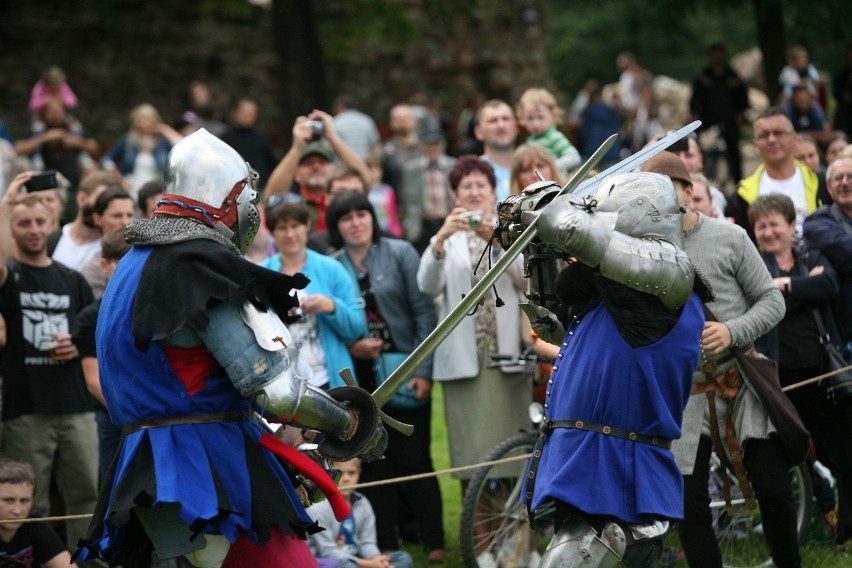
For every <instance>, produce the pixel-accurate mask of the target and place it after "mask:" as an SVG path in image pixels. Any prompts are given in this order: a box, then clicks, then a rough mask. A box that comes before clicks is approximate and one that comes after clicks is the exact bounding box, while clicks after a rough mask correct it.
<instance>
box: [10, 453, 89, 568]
mask: <svg viewBox="0 0 852 568" xmlns="http://www.w3.org/2000/svg"><path fill="white" fill-rule="evenodd" d="M34 492H35V474H34V473H33V468H32V467H31V466H30V464H28V463H24V462H20V461H16V460H12V459H8V458H2V459H0V520H3V521H7V520H18V519H21V520H23V519H28V518H30V509H31V508H32V506H33V493H34ZM0 566H24V567H30V566H45V568H67V567H68V566H76V564H72V563H71V555H70V554H69V553H68V551H67V550H65V545H64V544H63V543H62V540H61V539H60V538H59V535H57V534H56V532H55V531H54V530H53V528H52V527H51V526H50V525H49V524H47V523H2V524H0Z"/></svg>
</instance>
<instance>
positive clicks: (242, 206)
mask: <svg viewBox="0 0 852 568" xmlns="http://www.w3.org/2000/svg"><path fill="white" fill-rule="evenodd" d="M163 177H164V179H165V191H164V193H163V197H162V198H161V199H160V201H159V203H158V204H157V209H156V210H155V211H154V213H155V215H158V216H159V215H170V216H174V217H188V218H191V219H195V220H197V221H200V222H202V223H204V224H205V225H207V226H208V227H211V228H213V229H215V230H216V231H218V232H219V233H221V234H222V235H224V236H225V237H226V238H227V239H228V240H230V241H231V242H232V243H234V244H235V245H236V246H237V248H239V249H240V252H242V253H245V252H246V250H247V249H248V247H249V245H250V244H251V242H252V240H253V239H254V236H255V235H256V234H257V231H258V229H260V213H259V212H258V210H257V207H256V206H255V204H256V203H257V200H258V194H257V191H256V190H255V189H254V183H255V180H256V179H257V173H256V172H255V171H254V170H252V169H251V166H249V165H248V163H247V162H246V161H245V160H243V159H242V157H240V155H239V154H238V153H237V151H236V150H234V149H233V148H231V147H230V146H228V145H227V144H225V143H224V142H222V141H221V140H219V139H218V138H217V137H215V136H213V135H212V134H210V133H209V132H207V130H205V129H203V128H202V129H199V130H197V131H196V132H193V133H192V134H190V135H189V136H187V137H186V138H183V139H182V140H181V141H180V142H178V143H177V144H175V145H174V147H172V150H171V152H169V156H168V158H167V159H166V167H165V172H164V174H163Z"/></svg>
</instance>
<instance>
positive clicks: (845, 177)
mask: <svg viewBox="0 0 852 568" xmlns="http://www.w3.org/2000/svg"><path fill="white" fill-rule="evenodd" d="M843 180H848V181H850V182H852V172H849V173H848V174H837V175H834V176H831V183H840V182H842V181H843Z"/></svg>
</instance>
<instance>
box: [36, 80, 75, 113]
mask: <svg viewBox="0 0 852 568" xmlns="http://www.w3.org/2000/svg"><path fill="white" fill-rule="evenodd" d="M56 96H58V97H59V98H60V99H61V100H62V102H63V103H64V104H65V108H67V109H72V108H74V107H76V106H77V95H75V94H74V91H72V90H71V87H69V86H68V83H62V84H61V85H60V86H59V92H56V91H53V90H52V89H51V88H50V87H48V86H47V85H45V84H44V81H38V82H37V83H36V84H35V86H34V87H33V91H32V93H30V102H29V109H30V112H31V113H32V114H38V113H39V112H40V111H41V109H42V107H43V106H44V103H46V102H47V99H48V98H50V97H56Z"/></svg>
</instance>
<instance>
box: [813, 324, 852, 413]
mask: <svg viewBox="0 0 852 568" xmlns="http://www.w3.org/2000/svg"><path fill="white" fill-rule="evenodd" d="M812 311H813V314H814V321H815V322H816V326H817V331H818V332H819V342H820V343H821V344H822V349H823V353H824V354H825V360H826V365H827V367H828V372H829V373H830V372H835V371H840V372H838V373H836V374H834V375H831V376H830V377H828V386H827V387H826V389H825V396H826V397H828V400H830V401H831V402H833V403H834V404H837V405H840V404H842V403H846V402H849V401H850V400H852V367H850V365H849V360H848V359H847V358H846V356H845V354H844V353H843V351H841V349H840V348H839V347H838V346H837V345H835V344H834V343H832V341H831V336H830V335H829V334H828V330H827V329H826V328H825V324H824V323H823V321H822V314H820V312H819V310H818V309H817V308H814V309H813V310H812Z"/></svg>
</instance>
